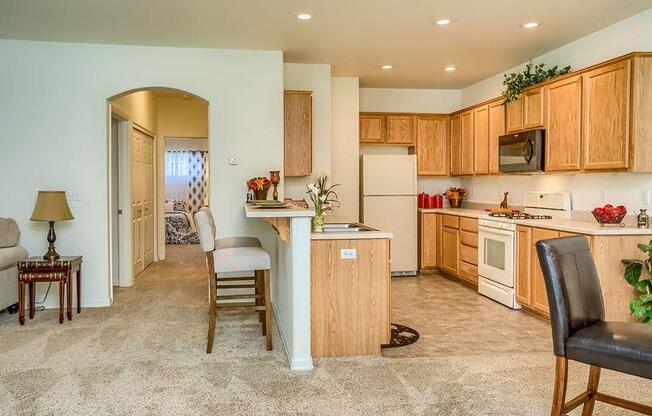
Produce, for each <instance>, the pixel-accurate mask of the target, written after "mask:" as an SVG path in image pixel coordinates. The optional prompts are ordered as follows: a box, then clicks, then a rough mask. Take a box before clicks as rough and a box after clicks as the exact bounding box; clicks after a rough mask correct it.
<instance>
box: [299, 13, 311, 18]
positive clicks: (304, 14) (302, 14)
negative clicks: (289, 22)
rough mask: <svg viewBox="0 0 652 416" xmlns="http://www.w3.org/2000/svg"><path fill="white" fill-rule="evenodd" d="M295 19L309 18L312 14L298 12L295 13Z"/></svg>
mask: <svg viewBox="0 0 652 416" xmlns="http://www.w3.org/2000/svg"><path fill="white" fill-rule="evenodd" d="M297 19H299V20H310V19H312V15H311V14H310V13H299V14H297Z"/></svg>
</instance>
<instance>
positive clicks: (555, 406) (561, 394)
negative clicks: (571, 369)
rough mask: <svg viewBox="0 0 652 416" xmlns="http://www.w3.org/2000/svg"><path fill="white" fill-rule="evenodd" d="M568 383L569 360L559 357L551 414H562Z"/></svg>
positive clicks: (556, 415) (556, 366)
mask: <svg viewBox="0 0 652 416" xmlns="http://www.w3.org/2000/svg"><path fill="white" fill-rule="evenodd" d="M567 384H568V360H567V359H566V358H564V357H557V362H556V364H555V391H554V393H553V398H552V410H551V412H550V414H551V416H562V415H563V413H562V411H563V410H564V404H565V402H566V386H567Z"/></svg>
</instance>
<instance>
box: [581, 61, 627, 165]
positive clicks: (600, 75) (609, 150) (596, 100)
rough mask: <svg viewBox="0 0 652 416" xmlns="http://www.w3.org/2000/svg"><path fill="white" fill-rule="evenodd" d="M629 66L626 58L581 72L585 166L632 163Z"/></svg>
mask: <svg viewBox="0 0 652 416" xmlns="http://www.w3.org/2000/svg"><path fill="white" fill-rule="evenodd" d="M630 67H631V61H630V60H625V61H620V62H616V63H613V64H611V65H606V66H603V67H600V68H597V69H594V70H593V71H588V72H586V73H584V74H583V75H582V80H583V93H584V102H583V104H582V110H583V111H582V126H583V137H584V142H583V156H584V161H583V162H584V166H583V167H584V169H587V170H589V169H622V168H627V167H628V165H629V115H630Z"/></svg>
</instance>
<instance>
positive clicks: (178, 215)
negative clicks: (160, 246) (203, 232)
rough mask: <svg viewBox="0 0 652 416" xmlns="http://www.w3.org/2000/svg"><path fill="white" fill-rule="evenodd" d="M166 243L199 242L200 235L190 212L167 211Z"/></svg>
mask: <svg viewBox="0 0 652 416" xmlns="http://www.w3.org/2000/svg"><path fill="white" fill-rule="evenodd" d="M165 244H199V235H198V234H197V230H196V229H195V223H194V221H193V220H192V217H191V216H190V214H189V213H187V212H183V211H172V212H166V213H165Z"/></svg>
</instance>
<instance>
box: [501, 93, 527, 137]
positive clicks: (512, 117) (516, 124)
mask: <svg viewBox="0 0 652 416" xmlns="http://www.w3.org/2000/svg"><path fill="white" fill-rule="evenodd" d="M520 130H523V97H522V96H521V97H519V99H518V100H516V101H512V102H511V103H509V104H506V105H505V131H506V132H507V133H514V132H517V131H520Z"/></svg>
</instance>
